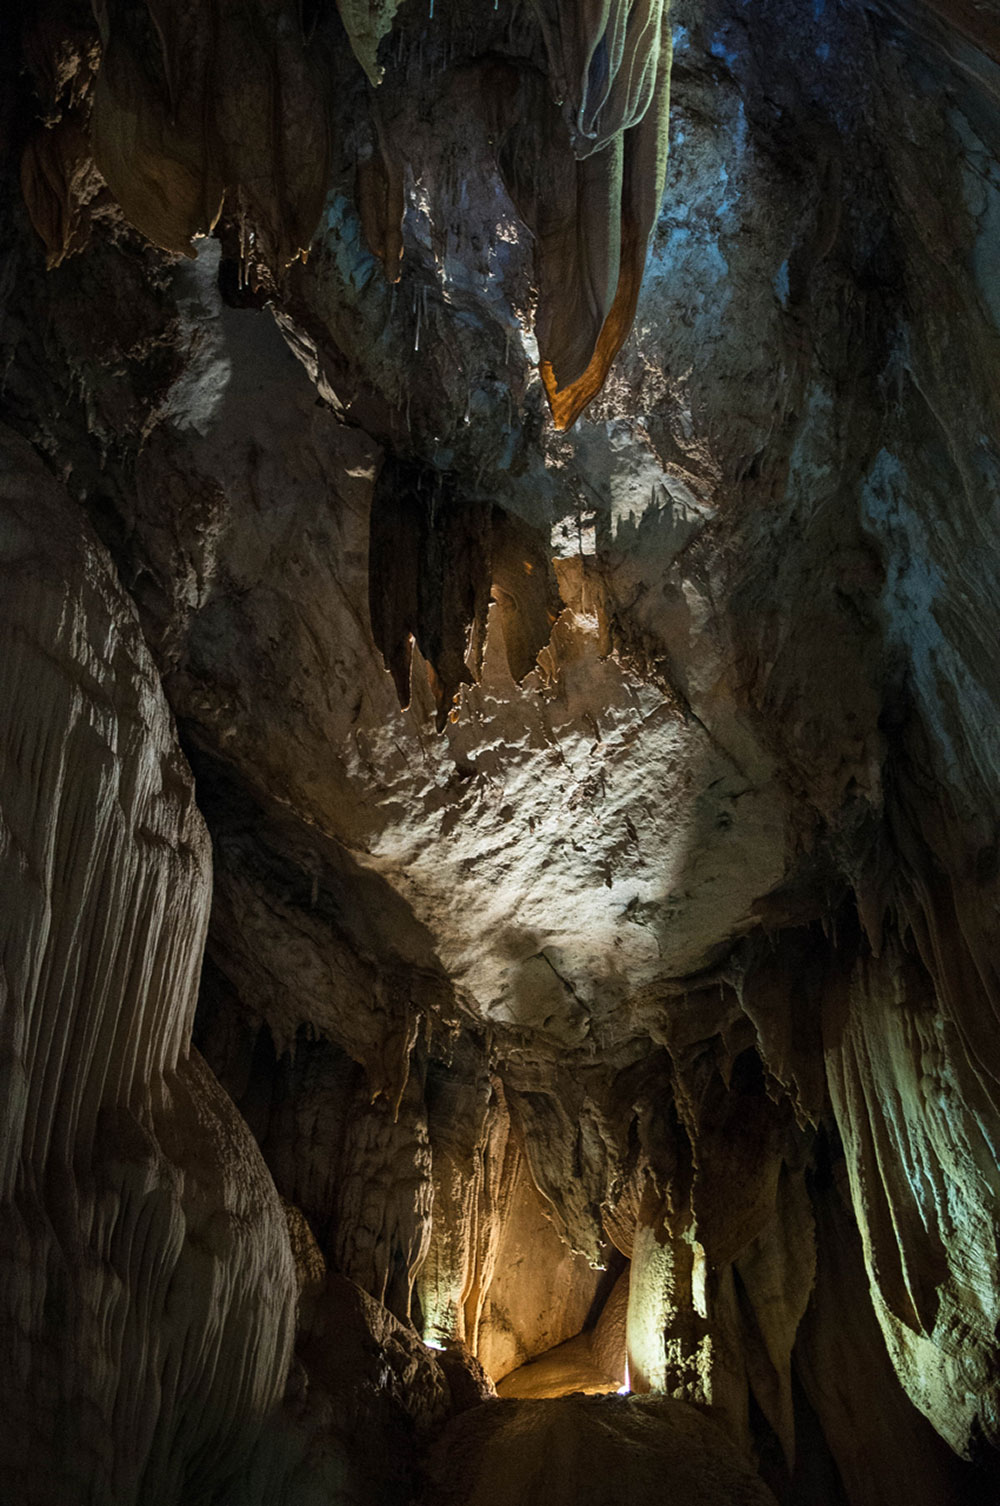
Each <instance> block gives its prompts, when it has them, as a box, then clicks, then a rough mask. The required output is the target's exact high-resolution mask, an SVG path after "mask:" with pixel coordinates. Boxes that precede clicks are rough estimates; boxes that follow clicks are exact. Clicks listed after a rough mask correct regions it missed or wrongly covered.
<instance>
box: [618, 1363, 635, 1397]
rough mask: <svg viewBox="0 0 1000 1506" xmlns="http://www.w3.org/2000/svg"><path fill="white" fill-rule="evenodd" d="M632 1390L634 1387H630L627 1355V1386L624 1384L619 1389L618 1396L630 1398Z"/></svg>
mask: <svg viewBox="0 0 1000 1506" xmlns="http://www.w3.org/2000/svg"><path fill="white" fill-rule="evenodd" d="M631 1390H632V1387H631V1386H630V1385H629V1374H628V1355H626V1356H625V1384H624V1386H619V1387H618V1395H619V1396H628V1395H629V1394H630V1392H631Z"/></svg>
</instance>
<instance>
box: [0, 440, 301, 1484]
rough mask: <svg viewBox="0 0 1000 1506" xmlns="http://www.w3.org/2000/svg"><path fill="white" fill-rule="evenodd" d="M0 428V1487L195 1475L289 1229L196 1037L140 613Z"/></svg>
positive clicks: (236, 1402)
mask: <svg viewBox="0 0 1000 1506" xmlns="http://www.w3.org/2000/svg"><path fill="white" fill-rule="evenodd" d="M0 440H2V457H0V489H2V497H3V528H2V534H0V540H2V543H0V570H2V589H0V614H2V621H3V631H4V642H5V654H4V660H3V671H2V706H3V712H2V717H0V725H2V726H3V729H4V751H3V768H4V786H3V808H2V845H0V859H2V863H3V873H2V886H3V892H4V894H5V896H6V907H7V913H6V917H5V928H4V931H5V934H4V949H3V955H2V972H0V979H2V984H3V1000H2V1002H3V1029H4V1048H3V1054H2V1074H3V1076H2V1097H3V1101H4V1104H5V1105H6V1109H5V1123H4V1135H3V1142H2V1143H3V1160H2V1183H0V1197H2V1218H0V1226H2V1229H3V1236H2V1263H3V1280H2V1289H3V1299H2V1307H0V1325H2V1334H3V1339H2V1342H3V1352H4V1355H5V1364H6V1371H5V1373H6V1377H7V1385H8V1390H7V1393H6V1396H5V1406H4V1415H3V1429H2V1438H0V1461H2V1469H3V1479H4V1486H5V1490H6V1491H7V1492H8V1493H9V1495H10V1497H11V1499H17V1500H19V1501H24V1502H26V1503H27V1502H32V1503H33V1502H36V1501H38V1502H49V1501H54V1500H57V1499H60V1498H62V1499H64V1500H75V1499H80V1500H87V1501H95V1502H96V1501H102V1502H103V1501H111V1500H113V1501H115V1502H121V1503H126V1502H133V1501H134V1502H139V1501H142V1502H160V1501H162V1502H175V1501H177V1500H178V1499H179V1498H180V1496H181V1494H182V1493H183V1492H185V1491H187V1492H188V1493H189V1494H190V1495H191V1496H192V1497H195V1495H197V1497H199V1498H202V1499H204V1498H205V1495H206V1493H211V1492H212V1491H213V1490H215V1489H217V1488H218V1487H219V1486H220V1485H221V1484H223V1483H224V1482H225V1481H226V1479H227V1478H228V1477H229V1475H230V1474H231V1473H232V1472H233V1471H234V1469H235V1468H237V1467H238V1466H239V1464H240V1462H241V1460H242V1458H243V1457H244V1456H245V1454H246V1453H247V1452H248V1450H249V1447H250V1445H251V1444H252V1442H253V1441H254V1438H255V1436H256V1433H257V1431H258V1429H259V1427H260V1423H261V1421H262V1419H263V1417H264V1416H265V1415H266V1413H267V1412H268V1410H269V1408H270V1407H271V1405H272V1403H273V1401H274V1399H275V1397H276V1395H278V1394H280V1389H281V1387H282V1385H283V1380H284V1374H285V1370H286V1368H287V1363H288V1356H289V1347H290V1343H291V1338H292V1332H293V1308H294V1287H293V1278H292V1265H291V1257H290V1252H289V1245H288V1235H287V1232H286V1229H285V1222H284V1218H283V1215H282V1211H281V1207H280V1204H279V1203H278V1202H277V1199H276V1195H275V1191H274V1186H273V1183H272V1182H271V1179H270V1177H269V1176H268V1174H267V1171H266V1168H265V1167H264V1164H263V1162H262V1160H261V1158H260V1154H259V1152H258V1151H257V1148H256V1146H255V1144H254V1142H253V1139H252V1137H251V1136H250V1134H249V1132H248V1131H247V1128H246V1125H245V1124H244V1123H243V1121H242V1120H241V1119H240V1117H239V1115H238V1114H237V1113H236V1112H235V1110H234V1108H233V1106H232V1104H231V1102H230V1101H229V1100H228V1099H227V1098H226V1096H225V1094H223V1093H222V1092H221V1090H220V1088H219V1087H218V1084H217V1083H216V1082H215V1080H214V1078H213V1077H212V1075H211V1073H209V1072H208V1071H207V1069H206V1068H205V1067H204V1065H203V1064H202V1063H201V1061H200V1059H199V1058H198V1056H197V1054H196V1053H189V1048H188V1041H189V1037H190V1029H191V1019H192V1015H193V1012H194V1004H195V991H196V988H197V981H198V965H199V961H200V954H201V947H202V944H203V938H204V930H205V925H206V923H207V919H208V905H209V895H210V869H209V848H208V841H207V836H206V832H205V828H204V824H203V822H202V820H201V817H200V815H199V813H198V811H197V809H196V808H195V804H194V798H193V787H192V782H191V778H190V774H189V772H188V770H187V768H186V766H185V764H184V760H183V758H182V756H181V754H180V751H179V749H178V748H177V744H176V740H175V736H174V729H173V722H172V718H171V716H170V713H169V711H168V709H167V705H166V702H165V701H164V699H163V695H162V691H161V690H160V686H159V682H158V679H157V676H156V673H155V671H154V669H153V665H152V662H151V660H150V658H149V654H148V652H147V650H146V648H145V645H144V644H143V642H142V638H141V634H140V632H139V628H138V624H137V623H136V621H135V615H134V611H133V609H132V607H131V604H130V603H129V601H128V599H127V598H126V597H125V595H124V593H123V592H122V590H121V588H120V586H119V585H118V583H117V581H116V580H115V578H114V575H113V573H112V570H111V568H110V562H109V561H108V558H107V555H106V553H105V551H104V549H103V548H102V547H101V545H100V544H99V543H98V542H97V540H96V539H95V538H94V537H93V535H92V534H91V532H90V530H89V528H88V526H87V525H86V523H85V522H84V520H83V518H82V516H81V515H80V513H79V511H78V509H76V508H75V507H74V506H73V505H72V504H71V503H70V502H69V500H68V499H67V498H66V496H65V494H64V493H63V492H62V490H61V488H60V487H59V486H57V485H56V483H54V482H53V480H52V478H51V477H50V475H49V474H48V472H47V471H46V470H45V468H44V467H43V466H42V465H41V464H40V462H39V461H38V459H37V457H36V456H35V455H34V454H33V453H32V452H31V451H30V449H29V448H28V446H27V445H26V444H25V443H24V442H23V441H22V440H20V439H19V438H17V437H16V436H14V435H12V434H11V433H10V432H9V431H8V430H3V431H2V434H0ZM31 1438H45V1439H46V1440H47V1442H46V1444H45V1446H44V1447H42V1448H41V1449H38V1450H36V1449H28V1448H26V1446H25V1444H26V1440H29V1439H31Z"/></svg>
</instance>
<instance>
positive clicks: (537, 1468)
mask: <svg viewBox="0 0 1000 1506" xmlns="http://www.w3.org/2000/svg"><path fill="white" fill-rule="evenodd" d="M439 1447H440V1452H439V1454H438V1456H437V1458H436V1459H432V1461H431V1466H430V1482H429V1487H428V1492H427V1494H426V1496H425V1499H426V1500H427V1501H441V1502H443V1503H447V1506H457V1503H459V1502H468V1503H469V1506H515V1503H517V1506H522V1503H523V1506H535V1503H539V1506H541V1503H543V1502H548V1501H551V1502H562V1501H566V1502H569V1501H578V1502H580V1503H586V1506H591V1503H593V1506H597V1503H598V1502H603V1501H606V1500H607V1499H608V1492H609V1489H613V1490H614V1491H615V1494H616V1495H617V1497H618V1499H619V1500H626V1501H636V1502H650V1503H652V1502H654V1501H677V1502H681V1501H690V1502H691V1503H692V1506H770V1502H771V1501H773V1499H774V1497H773V1496H772V1495H771V1493H770V1491H768V1490H767V1489H766V1487H765V1486H764V1485H762V1484H761V1482H760V1480H759V1479H757V1478H756V1476H755V1475H754V1474H753V1472H752V1471H751V1470H750V1469H749V1468H748V1467H747V1464H746V1463H745V1461H744V1460H743V1459H741V1458H740V1456H739V1455H738V1454H737V1453H736V1451H735V1450H734V1449H733V1448H732V1445H730V1444H727V1442H726V1439H725V1436H724V1435H723V1434H722V1432H721V1430H720V1429H719V1428H718V1427H717V1426H716V1424H715V1423H713V1422H712V1421H711V1420H710V1419H709V1418H708V1417H705V1416H703V1415H702V1414H701V1413H700V1412H698V1411H697V1410H696V1409H695V1408H694V1407H687V1406H684V1405H683V1404H682V1403H680V1402H671V1401H664V1400H662V1399H657V1400H655V1401H653V1400H643V1399H640V1398H629V1399H626V1398H624V1397H589V1398H586V1399H584V1398H582V1397H564V1398H562V1399H560V1400H558V1401H535V1402H524V1401H508V1402H501V1403H498V1404H496V1405H494V1406H492V1407H480V1408H478V1409H477V1410H476V1411H473V1412H466V1413H465V1415H464V1416H463V1417H460V1418H458V1419H457V1420H456V1421H455V1422H453V1423H452V1424H451V1426H450V1427H449V1429H448V1430H447V1432H446V1433H445V1434H444V1437H443V1439H442V1441H441V1444H440V1446H439ZM612 1482H613V1483H612Z"/></svg>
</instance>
